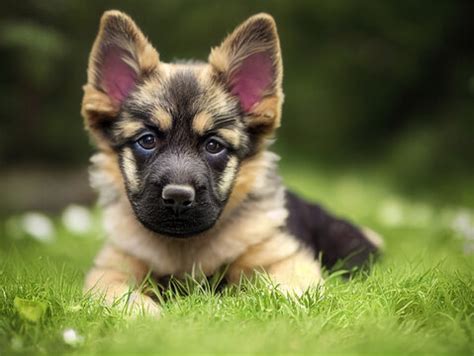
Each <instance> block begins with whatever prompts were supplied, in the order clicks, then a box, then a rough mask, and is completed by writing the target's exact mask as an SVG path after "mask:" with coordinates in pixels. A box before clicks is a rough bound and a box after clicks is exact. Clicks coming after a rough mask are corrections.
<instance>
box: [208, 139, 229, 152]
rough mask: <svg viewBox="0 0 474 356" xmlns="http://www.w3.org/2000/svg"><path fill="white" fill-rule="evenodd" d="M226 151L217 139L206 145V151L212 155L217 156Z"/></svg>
mask: <svg viewBox="0 0 474 356" xmlns="http://www.w3.org/2000/svg"><path fill="white" fill-rule="evenodd" d="M224 149H225V147H224V145H223V144H222V143H220V142H219V141H217V140H215V139H211V140H209V141H207V143H206V151H207V152H209V153H210V154H213V155H215V154H217V153H220V152H222V151H223V150H224Z"/></svg>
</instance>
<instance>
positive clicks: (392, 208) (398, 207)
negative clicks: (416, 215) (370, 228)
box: [378, 199, 404, 226]
mask: <svg viewBox="0 0 474 356" xmlns="http://www.w3.org/2000/svg"><path fill="white" fill-rule="evenodd" d="M378 218H379V220H380V222H381V223H383V224H384V225H387V226H400V225H402V224H403V222H404V212H403V206H402V204H401V202H400V201H398V200H396V199H387V200H385V201H384V202H383V203H382V206H381V207H380V210H379V213H378Z"/></svg>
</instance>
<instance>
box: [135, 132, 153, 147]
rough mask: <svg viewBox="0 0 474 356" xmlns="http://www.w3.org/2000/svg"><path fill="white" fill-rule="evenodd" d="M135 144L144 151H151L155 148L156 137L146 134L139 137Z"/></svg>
mask: <svg viewBox="0 0 474 356" xmlns="http://www.w3.org/2000/svg"><path fill="white" fill-rule="evenodd" d="M137 143H138V144H139V145H140V146H141V147H142V148H144V149H145V150H152V149H154V148H155V147H156V137H155V136H154V135H152V134H146V135H143V136H142V137H140V138H139V139H138V141H137Z"/></svg>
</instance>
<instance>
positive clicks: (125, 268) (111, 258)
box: [84, 244, 160, 315]
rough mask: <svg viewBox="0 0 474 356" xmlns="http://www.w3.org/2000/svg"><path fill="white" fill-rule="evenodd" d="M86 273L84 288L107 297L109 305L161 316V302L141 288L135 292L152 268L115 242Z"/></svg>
mask: <svg viewBox="0 0 474 356" xmlns="http://www.w3.org/2000/svg"><path fill="white" fill-rule="evenodd" d="M94 262H95V263H94V267H93V268H92V269H91V270H90V271H89V273H88V274H87V276H86V281H85V286H84V290H85V291H86V292H90V293H92V294H93V295H94V296H96V297H99V298H100V297H103V298H104V300H105V302H106V303H107V304H109V305H113V304H115V303H119V305H123V306H124V307H126V308H127V309H128V311H129V312H130V313H131V314H135V315H136V314H139V313H145V314H151V315H159V313H160V309H159V307H158V305H157V304H156V303H155V302H154V301H153V300H152V299H151V298H150V297H148V296H146V295H144V294H142V293H140V292H139V291H132V289H133V287H134V286H136V285H137V284H140V283H141V282H142V281H143V279H144V278H145V276H146V274H147V272H148V268H147V266H146V265H145V264H144V263H143V262H141V261H140V260H138V259H136V258H134V257H132V256H130V255H127V254H125V253H124V252H122V251H120V250H118V249H116V248H115V247H113V246H112V245H109V244H108V245H105V246H104V248H103V249H102V251H100V253H99V255H98V256H97V257H96V259H95V261H94Z"/></svg>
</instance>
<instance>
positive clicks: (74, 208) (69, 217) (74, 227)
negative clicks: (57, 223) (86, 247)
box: [62, 205, 92, 234]
mask: <svg viewBox="0 0 474 356" xmlns="http://www.w3.org/2000/svg"><path fill="white" fill-rule="evenodd" d="M62 222H63V224H64V226H65V227H66V229H68V230H69V231H71V232H73V233H76V234H85V233H87V232H88V231H90V230H91V228H92V217H91V213H90V212H89V210H88V209H87V208H85V207H83V206H79V205H70V206H68V207H67V208H66V209H65V210H64V212H63V215H62Z"/></svg>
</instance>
